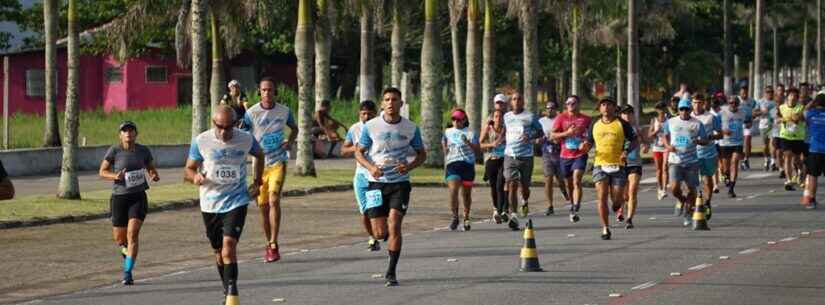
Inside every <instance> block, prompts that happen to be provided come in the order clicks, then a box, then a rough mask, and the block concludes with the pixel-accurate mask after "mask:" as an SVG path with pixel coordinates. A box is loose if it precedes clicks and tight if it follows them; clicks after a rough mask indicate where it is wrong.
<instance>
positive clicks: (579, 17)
mask: <svg viewBox="0 0 825 305" xmlns="http://www.w3.org/2000/svg"><path fill="white" fill-rule="evenodd" d="M572 8H573V9H572V11H571V12H570V13H571V16H572V20H573V23H572V25H571V27H570V29H571V39H572V50H571V55H570V61H571V67H570V71H571V74H570V86H571V87H572V94H573V95H581V84H580V83H579V53H581V48H580V47H579V33H580V31H581V29H582V23H583V21H584V20H583V19H584V13H583V12H582V10H583V9H584V3H583V2H581V1H580V0H577V1H575V2H574V3H573V7H572Z"/></svg>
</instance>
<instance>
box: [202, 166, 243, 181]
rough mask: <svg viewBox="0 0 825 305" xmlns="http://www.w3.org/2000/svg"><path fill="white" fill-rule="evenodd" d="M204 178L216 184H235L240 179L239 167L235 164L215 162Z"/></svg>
mask: <svg viewBox="0 0 825 305" xmlns="http://www.w3.org/2000/svg"><path fill="white" fill-rule="evenodd" d="M206 179H207V180H209V181H212V182H215V183H217V184H235V183H238V182H240V181H241V169H240V167H239V166H237V165H226V164H216V165H215V166H214V167H213V168H212V169H211V170H209V172H208V173H206Z"/></svg>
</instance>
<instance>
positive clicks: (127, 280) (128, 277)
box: [121, 272, 135, 286]
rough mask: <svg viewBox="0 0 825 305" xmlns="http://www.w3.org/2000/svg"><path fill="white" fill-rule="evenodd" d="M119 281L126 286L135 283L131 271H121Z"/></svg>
mask: <svg viewBox="0 0 825 305" xmlns="http://www.w3.org/2000/svg"><path fill="white" fill-rule="evenodd" d="M121 283H122V284H123V285H126V286H129V285H133V284H134V283H135V281H134V280H133V279H132V273H131V272H125V273H123V281H121Z"/></svg>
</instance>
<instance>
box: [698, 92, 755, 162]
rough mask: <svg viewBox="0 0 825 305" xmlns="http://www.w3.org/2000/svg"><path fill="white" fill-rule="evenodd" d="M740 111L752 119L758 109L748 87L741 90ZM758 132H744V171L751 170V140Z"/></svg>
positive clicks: (749, 130)
mask: <svg viewBox="0 0 825 305" xmlns="http://www.w3.org/2000/svg"><path fill="white" fill-rule="evenodd" d="M739 109H740V110H741V111H742V112H744V113H746V114H750V115H751V117H753V116H754V114H753V112H754V110H756V109H757V108H756V101H754V100H753V99H752V98H750V97H749V96H748V87H746V86H744V87H742V88H739ZM705 127H707V125H705ZM754 127H756V126H754ZM757 131H758V130H757V128H753V127H751V128H748V129H745V131H744V135H745V137H744V138H745V141H744V147H743V148H744V150H745V152H744V153H745V158H744V159H742V164H740V167H741V169H742V170H745V171H749V170H750V169H751V163H750V161H748V160H749V159H750V157H751V147H752V145H751V143H752V141H751V139H752V138H753V134H755V133H756V132H757ZM700 150H701V149H700ZM766 160H767V159H766Z"/></svg>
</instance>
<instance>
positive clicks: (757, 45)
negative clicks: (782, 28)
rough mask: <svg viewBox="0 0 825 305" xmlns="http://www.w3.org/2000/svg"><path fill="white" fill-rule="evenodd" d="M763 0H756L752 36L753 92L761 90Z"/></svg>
mask: <svg viewBox="0 0 825 305" xmlns="http://www.w3.org/2000/svg"><path fill="white" fill-rule="evenodd" d="M764 10H765V0H756V29H755V33H754V36H756V38H755V39H754V52H753V90H754V93H760V92H762V53H763V52H764V50H763V49H762V23H763V22H764V21H763V20H762V19H763V17H764V16H765V13H764Z"/></svg>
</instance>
